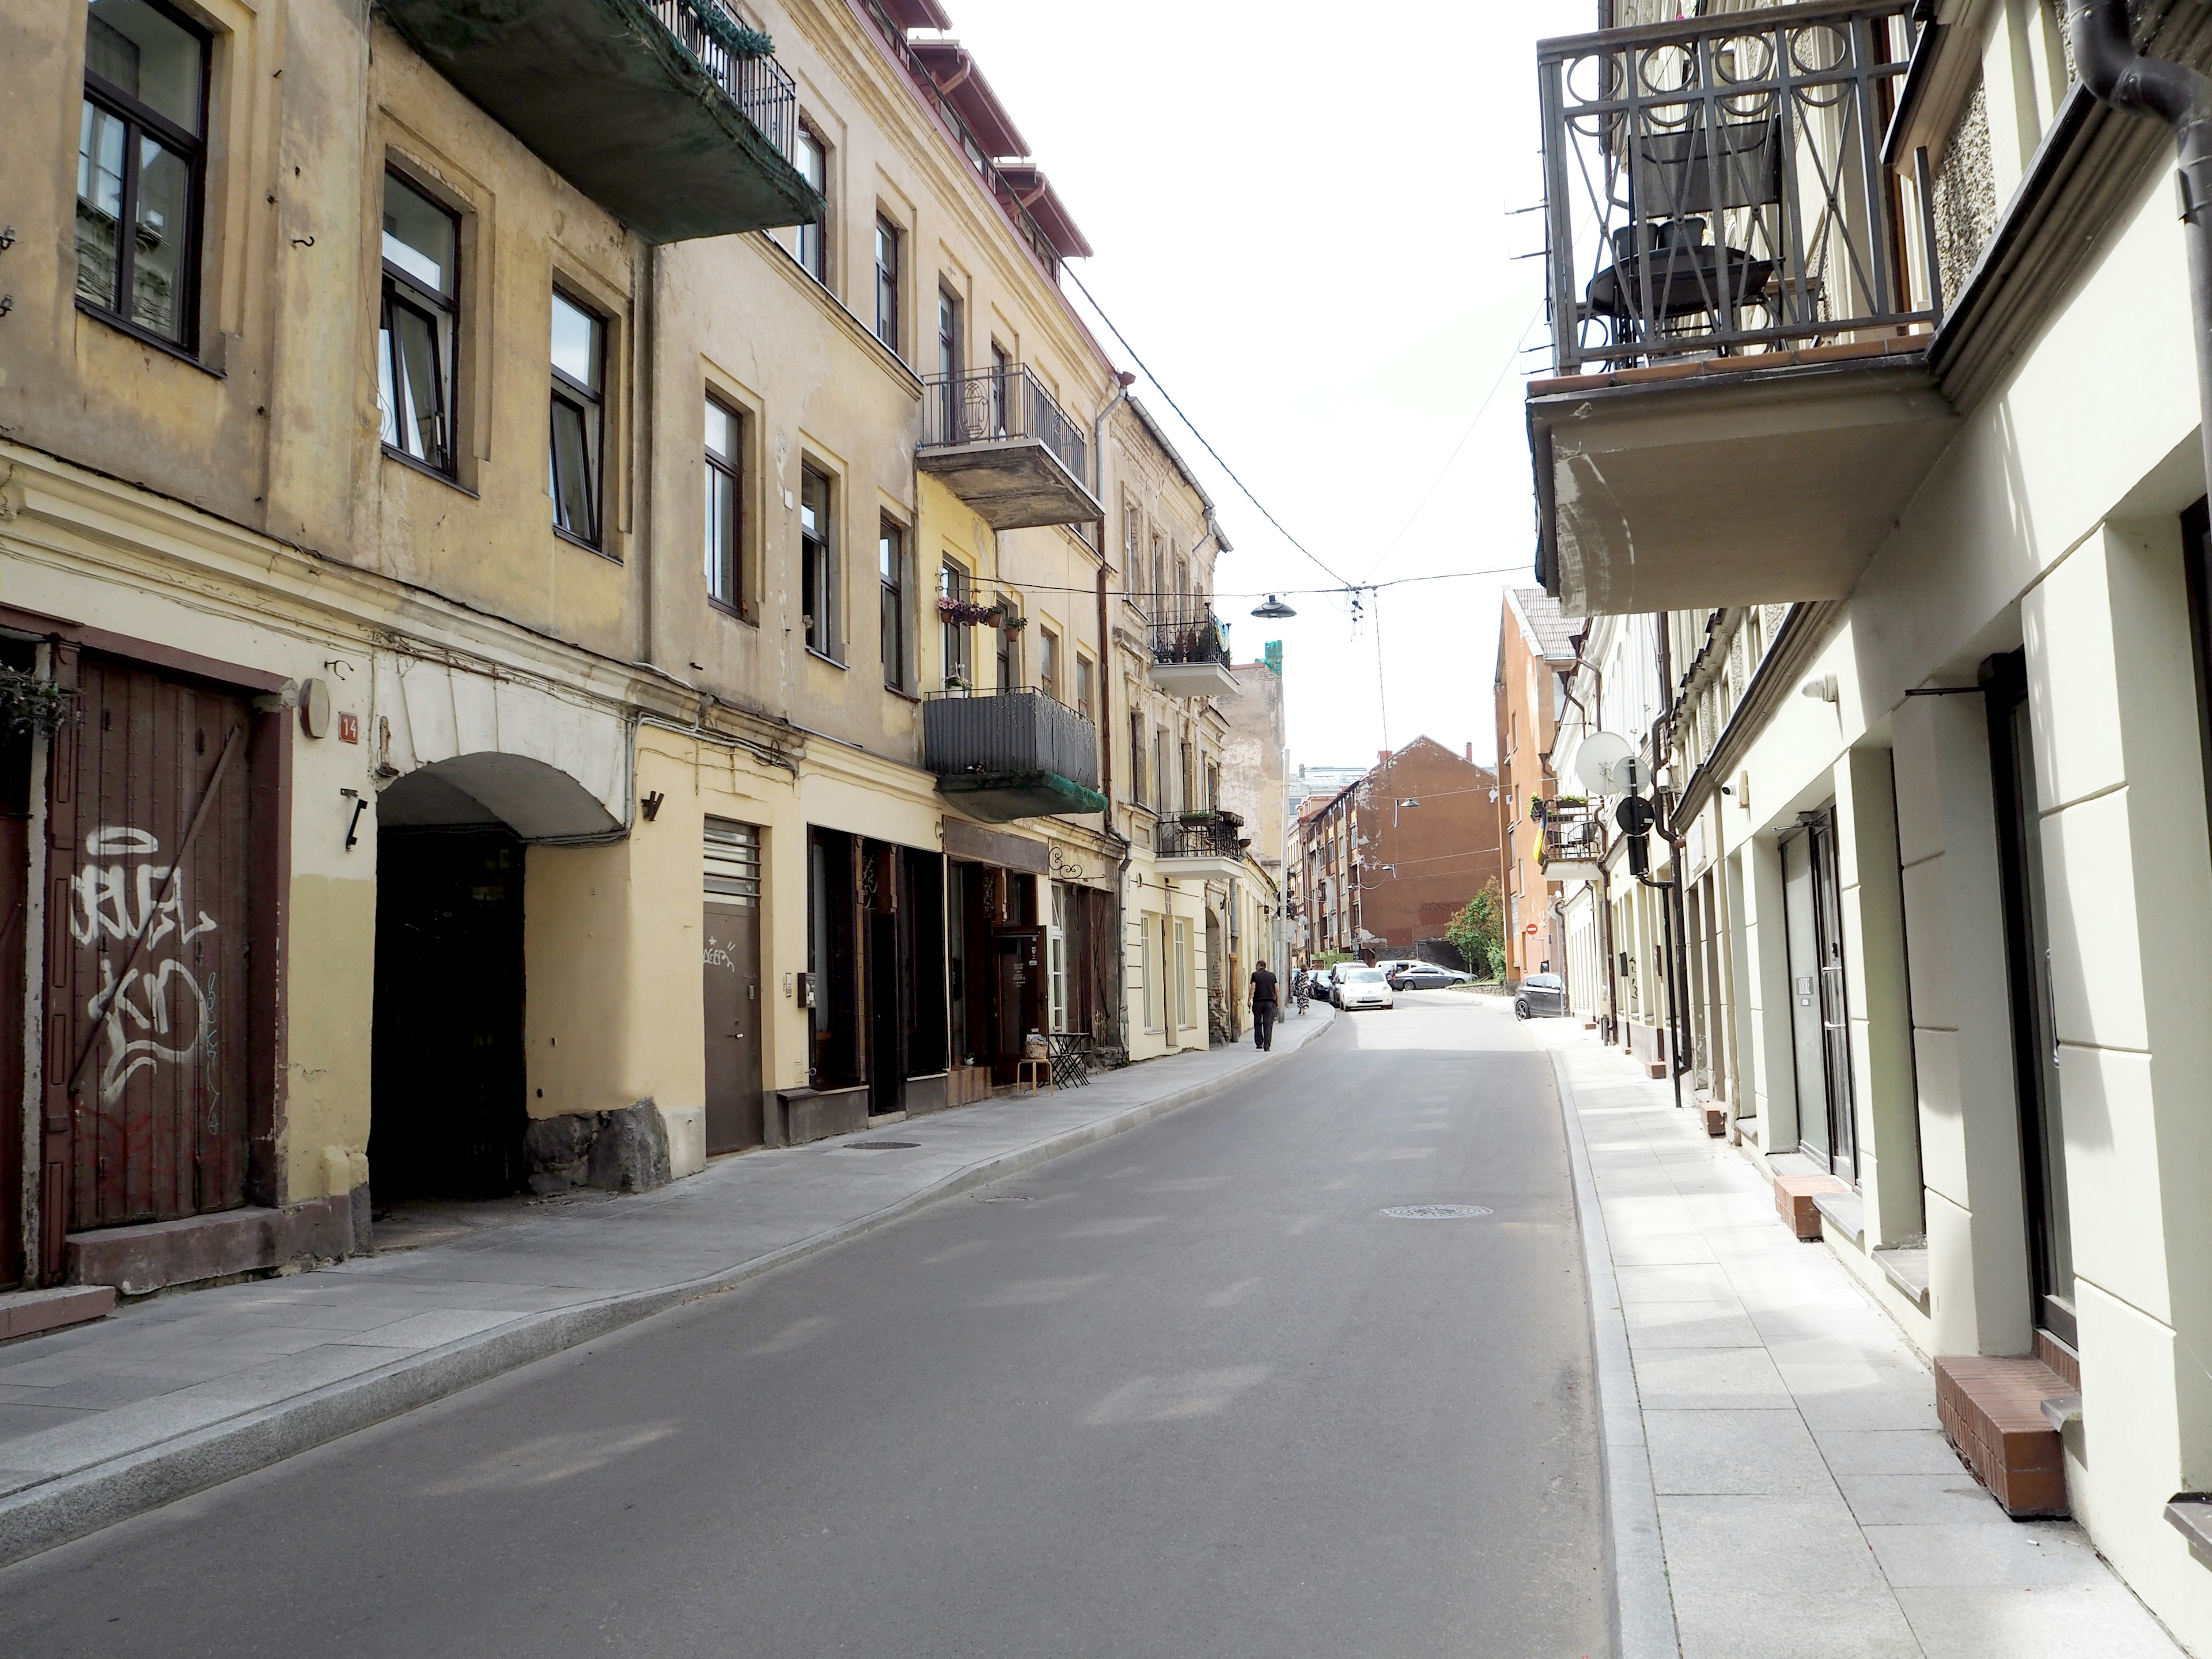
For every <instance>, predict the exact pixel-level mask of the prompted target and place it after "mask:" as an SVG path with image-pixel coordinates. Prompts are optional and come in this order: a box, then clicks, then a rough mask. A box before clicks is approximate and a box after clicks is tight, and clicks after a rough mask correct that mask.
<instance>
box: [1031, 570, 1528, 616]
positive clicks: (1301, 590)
mask: <svg viewBox="0 0 2212 1659" xmlns="http://www.w3.org/2000/svg"><path fill="white" fill-rule="evenodd" d="M1526 569H1528V562H1527V561H1526V560H1523V561H1522V562H1520V563H1518V564H1498V565H1492V566H1489V567H1488V568H1485V569H1481V570H1439V571H1437V572H1434V573H1432V574H1429V575H1426V576H1393V577H1392V578H1391V579H1390V580H1389V581H1383V582H1356V583H1347V584H1346V586H1342V587H1268V588H1258V587H1255V588H1252V589H1250V590H1249V591H1245V590H1241V589H1240V590H1235V591H1225V590H1221V589H1217V590H1215V592H1214V594H1213V597H1214V598H1215V599H1281V598H1282V597H1283V596H1284V595H1285V594H1288V595H1289V596H1290V597H1291V598H1292V599H1307V598H1310V597H1312V596H1314V595H1316V594H1323V593H1364V592H1376V591H1378V590H1380V589H1382V588H1385V587H1403V586H1406V585H1407V583H1409V582H1456V581H1466V580H1470V579H1472V578H1474V577H1476V576H1508V575H1511V574H1514V573H1515V572H1516V571H1522V570H1526ZM994 586H1000V587H1004V588H1006V589H1008V590H1009V591H1011V592H1018V593H1096V592H1097V591H1098V588H1097V584H1096V583H1090V584H1086V585H1085V586H1081V587H1068V586H1061V585H1060V584H1059V583H1057V582H1022V581H1013V580H1006V579H1004V578H999V579H994ZM1138 608H1139V610H1142V609H1143V607H1142V606H1141V605H1140V606H1139V607H1138Z"/></svg>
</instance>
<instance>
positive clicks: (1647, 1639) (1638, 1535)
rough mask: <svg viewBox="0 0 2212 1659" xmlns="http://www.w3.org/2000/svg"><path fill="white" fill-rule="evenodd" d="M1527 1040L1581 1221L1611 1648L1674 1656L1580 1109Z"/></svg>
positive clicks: (1609, 1257) (1677, 1640)
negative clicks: (1544, 1080)
mask: <svg viewBox="0 0 2212 1659" xmlns="http://www.w3.org/2000/svg"><path fill="white" fill-rule="evenodd" d="M1536 1041H1537V1046H1538V1047H1540V1048H1542V1049H1543V1050H1544V1052H1545V1053H1546V1054H1547V1055H1548V1056H1549V1057H1550V1060H1551V1069H1552V1087H1553V1093H1554V1095H1556V1096H1557V1097H1558V1099H1559V1117H1560V1120H1561V1122H1562V1124H1563V1126H1564V1127H1565V1131H1566V1137H1567V1161H1568V1164H1569V1165H1570V1167H1571V1169H1572V1170H1573V1172H1574V1186H1575V1217H1576V1219H1577V1221H1578V1222H1579V1223H1580V1224H1581V1227H1582V1240H1583V1277H1584V1282H1585V1283H1586V1284H1587V1285H1588V1286H1589V1314H1590V1358H1591V1362H1592V1365H1593V1368H1594V1370H1595V1374H1596V1377H1597V1407H1598V1456H1599V1463H1600V1467H1601V1470H1602V1472H1603V1476H1604V1488H1605V1523H1606V1554H1607V1559H1609V1561H1610V1563H1611V1565H1612V1568H1613V1633H1614V1642H1615V1651H1616V1652H1617V1653H1618V1655H1619V1656H1620V1659H1680V1654H1681V1651H1682V1643H1681V1636H1680V1631H1679V1630H1678V1629H1677V1627H1676V1626H1675V1622H1674V1588H1673V1585H1672V1583H1670V1582H1669V1580H1668V1576H1667V1557H1666V1552H1665V1549H1664V1547H1663V1546H1662V1542H1661V1540H1660V1535H1659V1499H1658V1496H1657V1493H1656V1492H1655V1490H1654V1489H1653V1486H1652V1481H1651V1462H1650V1453H1649V1450H1648V1449H1647V1448H1646V1447H1645V1445H1644V1407H1643V1403H1642V1400H1641V1398H1640V1396H1639V1395H1638V1392H1637V1387H1636V1366H1635V1363H1634V1361H1633V1359H1632V1358H1631V1355H1630V1352H1629V1346H1628V1321H1627V1318H1626V1315H1625V1314H1624V1313H1623V1312H1622V1310H1621V1304H1620V1283H1619V1280H1618V1279H1616V1277H1615V1276H1614V1273H1613V1247H1612V1243H1611V1241H1610V1238H1609V1237H1608V1235H1607V1231H1606V1225H1605V1214H1604V1212H1603V1211H1602V1210H1601V1208H1600V1207H1599V1204H1598V1194H1597V1182H1596V1180H1595V1177H1594V1176H1592V1175H1591V1173H1590V1162H1589V1146H1588V1144H1587V1143H1586V1142H1585V1141H1584V1139H1583V1126H1582V1114H1581V1112H1580V1110H1579V1109H1577V1106H1576V1103H1575V1091H1574V1085H1573V1083H1572V1082H1571V1080H1570V1079H1568V1076H1567V1068H1566V1066H1565V1063H1564V1062H1563V1060H1562V1059H1561V1054H1562V1051H1561V1050H1560V1049H1559V1048H1556V1047H1554V1046H1553V1044H1551V1043H1548V1042H1541V1040H1536Z"/></svg>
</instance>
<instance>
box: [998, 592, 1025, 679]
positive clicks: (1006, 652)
mask: <svg viewBox="0 0 2212 1659" xmlns="http://www.w3.org/2000/svg"><path fill="white" fill-rule="evenodd" d="M999 606H1000V609H1001V610H1002V611H1005V612H1006V615H1007V617H1009V618H1010V619H1011V618H1012V617H1016V616H1018V615H1020V614H1021V613H1020V612H1019V611H1017V610H1016V609H1015V607H1014V602H1013V601H1012V599H1008V598H1007V597H1006V595H1005V594H1004V593H1001V594H1000V595H999ZM1021 683H1022V635H1021V630H1020V629H1017V628H1008V627H1007V626H1006V624H1005V623H1000V625H999V690H1001V691H1012V690H1017V689H1018V688H1019V687H1020V685H1021Z"/></svg>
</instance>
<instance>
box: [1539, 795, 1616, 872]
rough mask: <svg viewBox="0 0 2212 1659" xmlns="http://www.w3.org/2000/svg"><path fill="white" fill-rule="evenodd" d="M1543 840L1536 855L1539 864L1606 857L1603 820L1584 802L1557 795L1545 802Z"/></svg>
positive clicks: (1597, 859) (1598, 861)
mask: <svg viewBox="0 0 2212 1659" xmlns="http://www.w3.org/2000/svg"><path fill="white" fill-rule="evenodd" d="M1545 805H1546V806H1547V809H1548V810H1547V811H1546V812H1545V815H1544V819H1543V826H1542V827H1543V842H1542V843H1541V846H1540V848H1538V851H1537V854H1536V858H1537V861H1538V862H1539V863H1541V864H1562V863H1564V864H1581V863H1589V864H1597V863H1601V862H1603V860H1604V859H1605V849H1606V836H1605V820H1604V819H1603V818H1602V817H1599V816H1598V814H1596V813H1595V812H1594V811H1591V810H1590V807H1589V804H1588V803H1587V802H1583V801H1577V800H1572V799H1560V800H1553V801H1547V802H1546V803H1545Z"/></svg>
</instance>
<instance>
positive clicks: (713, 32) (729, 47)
mask: <svg viewBox="0 0 2212 1659" xmlns="http://www.w3.org/2000/svg"><path fill="white" fill-rule="evenodd" d="M691 13H692V15H693V16H695V17H696V18H697V19H698V20H699V28H700V31H701V33H703V34H705V35H706V37H707V38H708V40H712V41H714V44H715V45H717V46H720V47H721V48H722V50H723V51H725V52H728V53H729V54H730V56H731V57H732V58H770V57H773V56H775V41H774V40H771V39H769V36H767V35H765V34H763V33H761V31H760V30H758V29H756V28H748V27H746V26H745V25H744V24H743V23H740V22H739V21H738V20H737V19H736V18H734V17H732V16H731V15H730V14H729V13H727V12H726V11H724V10H723V9H721V7H720V6H718V5H716V4H715V3H714V0H694V3H693V5H692V8H691Z"/></svg>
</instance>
